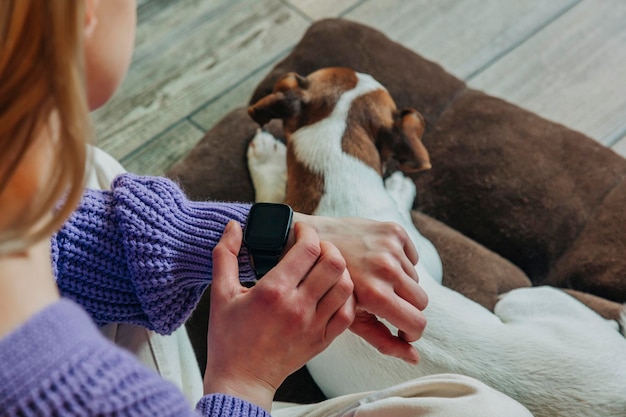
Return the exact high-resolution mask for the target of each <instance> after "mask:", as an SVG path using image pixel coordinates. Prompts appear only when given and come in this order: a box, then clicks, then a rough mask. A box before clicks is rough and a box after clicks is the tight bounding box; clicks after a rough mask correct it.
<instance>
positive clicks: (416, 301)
mask: <svg viewBox="0 0 626 417" xmlns="http://www.w3.org/2000/svg"><path fill="white" fill-rule="evenodd" d="M413 271H415V269H414V268H413ZM415 274H417V272H415ZM393 289H394V291H395V293H396V294H397V295H398V297H400V298H402V299H403V300H405V301H406V302H408V303H409V304H411V305H412V306H414V307H415V308H417V309H418V310H420V311H422V310H424V309H425V308H426V306H427V305H428V295H427V294H426V291H424V289H423V288H422V287H421V286H420V285H419V283H418V281H417V280H415V279H414V278H413V277H412V276H399V278H398V279H397V280H396V281H395V282H394V283H393Z"/></svg>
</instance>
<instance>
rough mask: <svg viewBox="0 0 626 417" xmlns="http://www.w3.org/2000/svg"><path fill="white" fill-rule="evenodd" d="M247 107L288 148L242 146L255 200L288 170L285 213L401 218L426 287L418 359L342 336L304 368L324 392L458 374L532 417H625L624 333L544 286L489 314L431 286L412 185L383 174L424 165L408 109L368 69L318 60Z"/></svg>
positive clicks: (436, 271)
mask: <svg viewBox="0 0 626 417" xmlns="http://www.w3.org/2000/svg"><path fill="white" fill-rule="evenodd" d="M249 113H250V115H251V116H252V118H253V119H254V120H255V121H257V122H258V123H259V124H260V125H264V124H265V123H267V122H268V121H269V120H271V119H274V118H277V119H282V120H283V127H284V131H285V135H286V138H287V147H286V150H285V146H284V145H283V144H282V143H281V142H279V141H277V140H275V139H274V138H273V137H272V136H271V135H269V134H268V133H266V132H263V131H259V133H258V134H257V135H256V136H255V138H254V140H253V141H252V142H251V145H250V147H249V149H248V165H249V168H250V172H251V176H252V179H253V182H254V186H255V190H256V193H257V200H258V201H262V200H264V201H280V200H282V199H283V196H285V183H284V181H285V172H287V175H286V178H287V179H286V180H287V184H286V196H285V197H284V199H285V201H286V202H287V203H289V204H290V205H292V207H293V208H294V209H295V210H297V211H300V212H304V213H312V214H318V215H325V216H336V217H345V216H358V217H367V218H371V219H375V220H380V221H393V222H396V223H399V224H401V225H402V226H404V227H405V228H406V230H407V232H409V234H410V236H411V238H412V239H413V241H414V243H415V246H416V247H417V248H418V251H419V253H420V262H419V263H418V265H417V266H416V268H417V272H418V274H419V277H420V284H421V285H422V286H423V288H424V289H425V290H426V292H427V293H428V295H429V305H428V308H427V309H426V310H425V312H424V313H425V314H426V317H427V319H428V326H427V328H426V331H425V333H424V335H423V337H422V338H421V339H420V340H419V341H417V342H416V343H415V345H416V346H417V348H418V350H419V351H420V356H421V362H420V364H419V365H417V366H411V365H407V364H405V363H404V362H402V361H399V360H397V359H393V358H390V357H387V356H384V355H382V354H380V353H379V352H377V351H376V350H375V349H374V348H373V347H371V346H369V345H367V344H366V343H365V342H364V341H362V340H361V339H359V338H358V337H356V336H355V335H353V334H351V333H349V332H346V333H345V334H343V335H342V336H340V337H339V338H338V339H337V340H336V341H335V342H334V343H333V344H332V345H331V346H330V347H329V348H328V349H327V350H326V351H325V352H323V353H322V354H320V355H319V356H318V357H316V358H314V359H313V360H312V361H311V362H309V364H308V365H307V367H308V369H309V371H310V373H311V374H312V376H313V378H314V379H315V381H316V382H317V384H318V385H319V386H320V388H321V389H322V391H323V392H324V393H325V394H326V395H327V396H329V397H334V396H338V395H343V394H349V393H353V392H361V391H370V390H377V389H382V388H385V387H388V386H390V385H393V384H397V383H401V382H403V381H406V380H409V379H414V378H417V377H420V376H425V375H431V374H438V373H458V374H463V375H468V376H471V377H474V378H476V379H478V380H481V381H483V382H485V383H487V384H488V385H490V386H492V387H494V388H496V389H498V390H500V391H502V392H503V393H505V394H507V395H509V396H510V397H512V398H514V399H516V400H518V401H519V402H521V403H522V404H524V405H525V406H526V407H528V409H529V410H530V411H531V412H532V413H533V414H534V415H535V416H536V417H555V416H568V417H588V416H607V417H609V416H611V417H613V416H615V417H617V416H624V415H626V339H624V337H623V336H622V335H621V334H620V333H619V332H618V331H616V329H615V326H612V325H611V324H610V323H609V322H607V321H606V320H604V319H603V318H601V317H600V316H599V315H597V314H596V313H595V312H593V311H592V310H590V309H589V308H587V307H586V306H584V305H583V304H581V303H580V302H579V301H577V300H575V299H574V298H572V297H570V296H569V295H566V294H565V293H563V292H562V291H560V290H557V289H554V288H549V287H534V288H523V289H516V290H513V291H511V292H509V293H507V294H505V295H503V296H502V298H501V299H500V300H499V302H498V303H497V305H496V308H495V313H492V312H490V311H489V310H487V309H485V308H483V307H482V306H480V305H479V304H477V303H475V302H473V301H471V300H469V299H468V298H466V297H464V296H462V295H461V294H459V293H457V292H455V291H453V290H450V289H449V288H446V287H444V286H442V285H441V275H442V272H441V262H440V260H439V256H438V254H437V251H436V250H435V248H434V247H433V246H432V244H430V242H429V241H428V240H426V239H425V238H424V237H423V236H422V235H421V234H420V233H419V232H418V231H417V230H416V229H415V227H414V226H413V223H412V222H411V217H410V209H411V206H412V202H413V199H414V197H415V187H414V185H413V182H412V181H410V180H408V179H406V178H405V177H404V176H403V175H402V174H401V173H395V174H394V175H392V176H391V177H390V178H389V179H388V180H387V181H383V179H382V175H381V174H382V172H383V169H384V166H385V164H386V163H387V162H388V161H389V159H390V158H396V159H398V162H399V167H400V169H401V170H404V171H407V172H408V171H415V170H420V169H426V168H428V167H430V162H429V160H428V154H427V152H426V150H425V148H424V146H423V145H422V143H421V139H420V138H421V135H422V133H423V132H424V123H423V119H422V118H421V116H420V115H419V114H418V113H417V112H416V111H415V110H406V111H398V110H397V109H396V106H395V103H394V102H393V100H392V98H391V97H390V95H389V94H388V93H387V91H386V90H385V88H384V87H383V86H382V85H380V84H379V83H378V82H377V81H376V80H374V79H373V78H372V77H370V76H369V75H365V74H359V73H356V72H354V71H353V70H351V69H347V68H326V69H322V70H319V71H316V72H314V73H312V74H310V75H309V76H308V77H306V78H304V77H301V76H299V75H297V74H293V73H290V74H286V75H284V76H283V77H282V78H280V79H279V80H278V81H277V83H276V85H275V88H274V91H273V93H272V94H270V95H268V96H266V97H264V98H263V99H261V100H260V101H258V102H257V103H255V104H254V105H253V106H252V107H250V109H249ZM285 155H286V161H287V163H286V164H285ZM625 322H626V314H624V315H623V317H622V323H621V325H622V326H624V324H626V323H625ZM390 327H391V326H390ZM391 330H392V331H394V332H395V331H397V329H394V328H393V327H391Z"/></svg>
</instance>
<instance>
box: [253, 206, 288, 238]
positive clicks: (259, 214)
mask: <svg viewBox="0 0 626 417" xmlns="http://www.w3.org/2000/svg"><path fill="white" fill-rule="evenodd" d="M290 220H291V209H290V208H289V207H288V206H285V205H282V204H256V205H254V207H253V211H251V212H250V216H249V218H248V225H247V227H246V240H247V241H248V242H249V243H255V244H260V245H276V244H279V245H281V244H284V240H285V238H286V234H287V233H288V230H287V227H288V226H289V223H290Z"/></svg>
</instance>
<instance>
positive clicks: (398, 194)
mask: <svg viewBox="0 0 626 417" xmlns="http://www.w3.org/2000/svg"><path fill="white" fill-rule="evenodd" d="M385 188H386V189H387V192H388V193H389V195H390V196H391V198H393V200H394V201H395V202H396V205H397V206H398V208H399V209H400V210H401V211H403V212H404V211H407V210H408V211H410V210H412V209H413V202H414V201H415V196H416V195H417V194H416V189H415V184H414V183H413V181H411V180H410V179H409V178H407V177H405V176H404V174H403V173H402V172H400V171H396V172H394V173H393V174H391V175H390V176H389V177H388V178H387V179H386V180H385Z"/></svg>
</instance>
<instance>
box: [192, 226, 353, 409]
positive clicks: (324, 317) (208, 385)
mask: <svg viewBox="0 0 626 417" xmlns="http://www.w3.org/2000/svg"><path fill="white" fill-rule="evenodd" d="M294 227H295V230H294V231H295V236H296V242H295V245H293V246H292V247H291V248H290V249H289V251H288V252H287V253H286V254H285V255H284V257H283V258H282V259H281V261H280V262H279V263H278V265H277V266H276V267H274V268H273V269H272V270H270V271H269V272H268V273H267V274H266V275H265V276H264V277H263V279H262V280H260V281H259V282H258V283H257V284H256V285H255V286H254V287H253V288H246V287H243V286H242V285H241V284H240V282H239V274H238V272H239V271H238V263H237V254H238V252H239V248H240V246H241V238H242V231H241V227H240V226H239V224H238V223H236V222H230V223H229V224H228V225H227V227H226V229H225V230H224V234H223V236H222V238H221V240H220V242H219V244H218V245H217V246H216V247H215V249H214V250H213V284H212V287H211V310H210V317H209V329H208V349H207V367H206V373H205V378H204V381H205V382H204V387H205V394H208V393H216V392H219V393H223V394H228V395H232V396H236V397H239V398H242V399H244V400H247V401H249V402H251V403H254V404H257V405H259V406H261V407H263V408H265V409H266V410H270V409H271V403H272V399H273V397H274V394H275V392H276V389H277V388H278V387H279V386H280V384H281V383H282V382H283V381H284V380H285V378H286V377H287V376H289V375H290V374H291V373H293V372H294V371H296V370H298V369H299V368H300V367H302V366H303V365H304V364H305V363H306V362H308V361H309V360H310V359H311V358H312V357H314V356H315V355H317V354H318V353H320V352H322V351H323V350H324V349H325V348H326V347H328V345H330V343H331V342H332V341H333V340H334V339H335V338H336V337H337V336H338V335H339V334H341V333H342V332H343V331H344V330H346V329H347V328H348V327H349V326H350V325H351V323H352V321H353V320H354V316H355V305H356V303H355V299H354V296H353V289H354V288H353V284H352V280H351V279H350V275H349V273H348V271H347V269H346V263H345V260H344V259H343V257H342V255H341V254H340V253H339V250H338V249H337V248H336V247H335V246H333V245H332V244H330V243H328V242H323V241H322V242H320V241H319V238H318V236H317V233H316V232H315V230H314V229H313V228H311V227H310V226H307V225H305V224H302V223H296V224H295V226H294Z"/></svg>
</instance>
